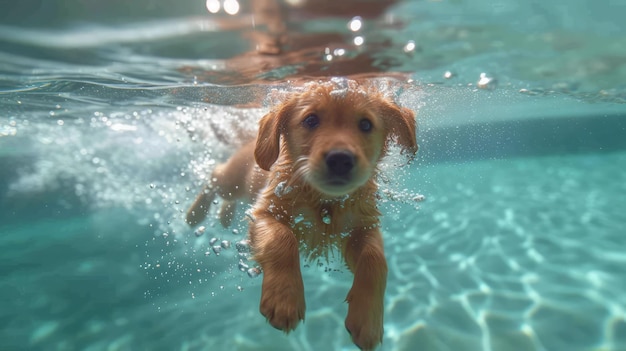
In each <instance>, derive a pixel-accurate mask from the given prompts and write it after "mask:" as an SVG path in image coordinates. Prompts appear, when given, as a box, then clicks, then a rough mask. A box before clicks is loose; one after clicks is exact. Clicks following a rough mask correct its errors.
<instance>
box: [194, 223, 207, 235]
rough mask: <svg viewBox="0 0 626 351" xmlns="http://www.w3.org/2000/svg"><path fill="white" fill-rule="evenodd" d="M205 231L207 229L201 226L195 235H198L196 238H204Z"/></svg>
mask: <svg viewBox="0 0 626 351" xmlns="http://www.w3.org/2000/svg"><path fill="white" fill-rule="evenodd" d="M205 230H206V227H205V226H203V225H201V226H199V227H198V229H196V230H195V231H194V232H193V233H194V234H195V235H196V237H200V236H202V234H204V231H205Z"/></svg>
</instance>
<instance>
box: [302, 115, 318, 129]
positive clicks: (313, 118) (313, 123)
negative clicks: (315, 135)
mask: <svg viewBox="0 0 626 351" xmlns="http://www.w3.org/2000/svg"><path fill="white" fill-rule="evenodd" d="M302 125H303V126H304V127H305V128H307V129H315V128H317V126H319V125H320V118H319V117H317V115H315V114H310V115H308V116H306V118H305V119H304V121H302Z"/></svg>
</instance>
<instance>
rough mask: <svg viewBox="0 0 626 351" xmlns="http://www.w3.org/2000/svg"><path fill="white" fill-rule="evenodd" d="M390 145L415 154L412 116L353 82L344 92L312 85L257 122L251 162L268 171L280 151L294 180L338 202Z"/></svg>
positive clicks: (366, 177)
mask: <svg viewBox="0 0 626 351" xmlns="http://www.w3.org/2000/svg"><path fill="white" fill-rule="evenodd" d="M281 136H282V138H283V148H282V150H281V147H280V138H281ZM389 140H395V141H396V142H397V143H398V144H399V145H400V146H402V148H403V149H404V150H406V151H408V152H410V153H411V154H414V153H415V152H416V151H417V143H416V139H415V118H414V114H413V112H412V111H410V110H408V109H406V108H400V107H398V106H397V105H396V104H394V103H393V102H392V101H389V100H388V99H386V98H384V97H383V96H382V94H380V93H379V92H378V91H376V90H375V89H373V88H371V87H363V86H360V85H358V84H357V83H356V82H353V81H349V82H348V84H347V86H343V87H338V86H337V85H336V84H335V83H333V82H329V83H314V84H310V85H309V86H307V88H306V89H305V90H304V91H303V92H300V93H295V94H293V95H291V96H290V97H289V98H288V99H287V100H286V101H285V102H284V103H283V104H281V105H280V106H278V108H277V109H275V110H274V111H272V112H270V113H268V114H267V115H265V116H264V117H263V118H262V119H261V122H260V126H259V135H258V138H257V144H256V148H255V158H256V162H257V163H258V165H259V166H260V167H261V168H263V169H265V170H269V169H270V168H271V166H272V165H273V164H274V162H276V160H277V159H278V156H279V153H280V152H285V153H287V155H285V156H286V157H288V159H289V160H291V161H292V162H293V169H294V174H293V176H294V177H301V178H302V180H304V181H305V182H307V183H308V184H310V185H311V186H312V187H313V188H315V189H316V190H317V191H319V192H320V193H322V194H323V195H327V196H328V197H337V196H342V195H346V194H350V193H352V192H354V191H355V190H356V189H358V188H359V187H361V186H363V185H364V184H365V183H366V182H367V181H368V180H369V179H370V178H371V177H372V175H373V174H374V172H375V171H376V164H377V163H378V161H379V160H380V158H381V157H382V156H383V155H384V153H385V152H386V149H387V143H388V141H389Z"/></svg>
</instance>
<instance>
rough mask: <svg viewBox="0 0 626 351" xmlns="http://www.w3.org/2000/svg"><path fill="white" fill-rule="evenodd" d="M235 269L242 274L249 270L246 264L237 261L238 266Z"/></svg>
mask: <svg viewBox="0 0 626 351" xmlns="http://www.w3.org/2000/svg"><path fill="white" fill-rule="evenodd" d="M237 267H238V268H239V270H240V271H242V272H247V271H248V269H250V266H248V264H247V263H245V262H244V261H243V260H239V264H238V265H237Z"/></svg>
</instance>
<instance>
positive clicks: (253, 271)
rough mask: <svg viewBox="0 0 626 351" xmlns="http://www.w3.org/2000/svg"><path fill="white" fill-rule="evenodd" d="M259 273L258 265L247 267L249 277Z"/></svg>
mask: <svg viewBox="0 0 626 351" xmlns="http://www.w3.org/2000/svg"><path fill="white" fill-rule="evenodd" d="M260 274H261V270H260V269H259V268H258V267H252V268H249V269H248V276H249V277H250V278H256V277H258V276H259V275H260Z"/></svg>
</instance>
